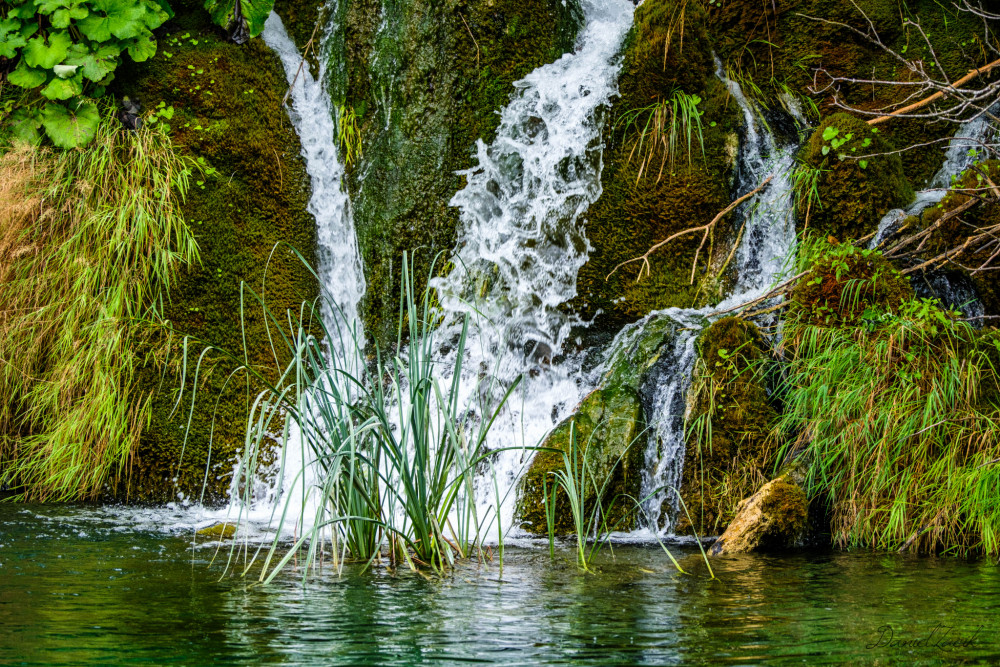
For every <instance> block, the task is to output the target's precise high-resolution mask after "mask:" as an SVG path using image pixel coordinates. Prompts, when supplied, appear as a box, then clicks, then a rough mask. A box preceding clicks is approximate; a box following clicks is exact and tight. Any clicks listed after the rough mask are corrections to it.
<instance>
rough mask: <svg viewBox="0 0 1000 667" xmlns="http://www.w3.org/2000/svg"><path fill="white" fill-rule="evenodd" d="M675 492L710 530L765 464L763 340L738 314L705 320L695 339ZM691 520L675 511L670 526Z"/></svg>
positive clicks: (701, 528)
mask: <svg viewBox="0 0 1000 667" xmlns="http://www.w3.org/2000/svg"><path fill="white" fill-rule="evenodd" d="M696 346H697V350H698V359H699V363H698V365H697V370H696V372H695V381H694V383H693V385H692V390H691V393H692V399H691V401H692V404H693V407H692V410H691V416H690V417H689V424H693V425H694V426H693V428H689V437H688V444H687V447H686V449H685V453H684V475H683V480H682V485H681V497H682V498H683V499H684V502H685V504H686V505H687V506H688V510H689V511H690V513H691V516H692V518H693V519H694V521H695V523H696V525H695V526H694V528H695V529H696V530H697V532H698V533H699V534H702V535H705V534H709V535H711V534H718V532H719V531H720V530H721V529H722V528H723V527H724V526H726V525H727V524H728V523H729V522H730V521H731V520H732V518H733V517H734V516H735V514H736V511H737V508H738V506H739V503H740V501H741V500H742V499H743V498H745V497H746V496H748V495H750V493H752V491H753V490H754V489H756V488H758V487H759V486H760V485H761V484H762V483H763V482H764V481H765V480H766V479H767V477H768V473H769V472H770V471H771V470H772V469H773V465H774V461H773V456H774V442H773V441H772V440H771V439H770V437H769V435H770V427H771V424H772V422H773V421H774V419H775V417H776V416H777V412H776V410H775V408H774V407H773V405H772V402H771V400H770V397H769V395H768V392H767V387H766V383H765V381H764V378H763V377H762V372H761V371H762V365H761V362H762V361H764V360H765V359H766V358H767V344H766V342H765V341H764V339H763V336H761V333H760V331H759V330H758V329H757V326H756V325H755V324H753V323H752V322H749V321H747V320H743V319H741V318H738V317H726V318H723V319H720V320H718V321H716V322H713V323H712V325H711V326H709V327H708V328H706V329H705V330H704V331H703V332H702V333H701V334H700V335H699V337H698V340H697V343H696ZM691 528H692V526H690V524H689V522H688V521H687V517H686V516H683V515H682V516H681V518H680V521H679V522H678V526H677V528H676V530H677V532H679V533H683V532H688V531H689V530H690V529H691Z"/></svg>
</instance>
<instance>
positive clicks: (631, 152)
mask: <svg viewBox="0 0 1000 667" xmlns="http://www.w3.org/2000/svg"><path fill="white" fill-rule="evenodd" d="M706 19H707V16H706V14H705V10H704V9H703V8H702V5H701V4H700V3H686V2H682V1H679V0H647V2H645V3H643V4H642V5H641V6H640V7H639V8H638V9H637V10H636V14H635V26H634V27H633V29H632V32H631V33H630V35H629V37H628V38H627V40H626V44H625V48H624V63H623V65H622V70H621V75H620V78H619V90H620V93H621V94H620V97H619V98H618V99H617V100H616V101H615V103H614V105H613V107H612V112H611V114H610V117H609V118H610V120H609V121H608V125H607V128H606V130H605V134H604V136H605V142H606V150H605V153H604V171H603V173H602V176H601V185H602V188H603V193H602V194H601V196H600V198H599V199H598V200H597V201H596V202H595V203H594V204H593V205H592V206H591V207H590V210H589V211H588V212H587V215H586V233H587V238H588V239H589V241H590V243H591V245H592V246H593V250H592V251H591V253H590V257H589V261H588V262H587V263H586V264H585V265H584V266H583V267H582V268H581V270H580V272H579V275H578V279H577V293H578V297H577V298H576V299H575V300H574V301H573V302H572V305H573V307H574V308H576V309H577V310H578V311H580V312H582V313H583V314H584V315H585V316H588V317H593V316H594V315H596V314H597V313H598V312H600V313H601V315H600V320H599V322H598V325H599V326H602V327H605V328H608V329H617V328H619V327H620V326H621V325H622V324H624V323H627V322H631V321H634V320H636V319H638V318H640V317H642V316H643V315H645V314H646V313H649V312H651V311H653V310H657V309H662V308H667V307H670V306H682V307H687V306H692V305H694V304H695V303H700V302H703V301H708V300H711V299H712V298H715V297H716V296H717V294H714V293H710V290H707V289H704V285H703V281H702V278H703V274H704V272H705V271H706V270H708V267H709V266H710V265H711V264H712V258H713V256H718V255H719V254H722V255H723V256H724V255H725V250H724V248H725V245H726V244H725V243H723V240H724V237H725V235H726V234H725V229H726V227H725V225H720V228H719V229H718V230H717V231H716V234H715V236H714V237H713V238H712V239H711V240H710V242H708V243H706V244H705V248H704V249H703V250H702V253H701V255H700V257H699V261H698V267H697V270H696V272H695V279H694V281H693V284H692V281H691V272H692V271H691V269H692V265H693V263H694V255H695V251H696V249H697V248H698V245H699V244H700V242H701V234H700V233H698V234H690V235H687V236H684V237H681V238H679V239H677V240H675V241H672V242H671V243H670V244H669V245H668V246H666V247H664V248H663V249H661V250H660V251H658V252H657V253H655V254H654V255H653V256H652V257H651V259H650V275H648V276H645V277H643V278H642V279H641V280H638V281H637V280H636V278H637V274H638V271H639V267H640V264H638V263H635V264H631V265H629V266H627V267H623V268H622V269H619V270H618V271H617V272H615V273H614V275H612V276H611V277H610V279H607V277H608V274H610V273H612V271H613V270H614V269H615V267H616V266H617V265H618V264H619V263H621V262H624V261H626V260H629V259H632V258H634V257H638V256H640V255H642V254H643V253H644V252H646V250H648V249H649V248H650V247H651V246H652V245H653V244H654V243H656V242H657V241H661V240H663V239H665V238H667V237H668V236H670V235H672V234H673V233H676V232H678V231H681V230H683V229H687V228H689V227H695V226H698V225H704V224H706V223H708V222H709V221H710V220H711V219H712V218H713V217H714V216H715V214H716V213H718V212H719V211H720V210H722V209H723V208H725V206H726V205H727V204H728V203H729V201H730V185H731V182H732V173H733V172H732V166H733V163H734V158H735V156H736V152H737V146H738V138H737V135H736V130H737V129H738V127H739V123H738V117H737V107H736V104H735V102H734V101H733V100H732V99H731V98H730V97H729V95H728V93H727V91H726V89H725V86H724V85H723V84H722V83H721V82H720V81H719V80H718V79H717V78H716V77H715V74H714V64H713V60H712V45H711V40H710V38H709V34H708V31H707V26H706ZM677 93H683V94H685V95H696V96H698V97H699V98H700V102H699V103H698V104H697V105H696V108H697V109H698V110H699V112H700V113H701V118H700V121H701V130H700V131H701V133H702V136H703V139H704V156H703V155H702V151H701V144H700V142H699V139H698V138H697V132H695V135H694V136H693V138H692V148H691V151H690V152H689V151H688V150H687V147H686V144H687V138H686V137H684V136H683V135H681V137H682V138H681V139H680V142H679V143H682V144H684V147H683V148H682V149H679V150H677V151H675V154H674V163H673V168H671V166H670V157H669V156H668V155H667V154H666V152H665V150H664V149H663V148H662V146H657V147H655V148H653V149H652V150H649V146H650V145H651V143H652V142H651V140H650V139H649V138H648V136H647V139H646V140H645V141H644V142H643V146H642V148H641V149H640V148H637V144H638V143H639V141H640V136H641V129H642V128H643V127H645V126H646V123H647V121H649V120H650V117H651V114H652V113H653V112H652V110H651V105H653V104H655V103H657V102H663V101H666V100H671V99H674V97H675V95H676V94H677ZM664 160H666V165H665V166H663V165H664ZM644 163H645V166H644ZM661 167H662V172H661ZM640 174H641V175H640ZM726 250H727V249H726Z"/></svg>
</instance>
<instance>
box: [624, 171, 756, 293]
mask: <svg viewBox="0 0 1000 667" xmlns="http://www.w3.org/2000/svg"><path fill="white" fill-rule="evenodd" d="M772 178H774V176H768V177H767V178H765V179H764V180H763V182H761V184H760V185H758V186H757V187H756V188H755V189H754V190H751V191H750V192H748V193H746V194H745V195H743V196H742V197H740V198H738V199H736V200H735V201H734V202H733V203H731V204H730V205H729V206H727V207H726V208H724V209H722V210H721V211H720V212H719V213H718V215H716V216H715V217H714V218H712V221H711V222H710V223H708V224H707V225H700V226H698V227H689V228H688V229H684V230H681V231H679V232H677V233H676V234H673V235H671V236H669V237H667V238H665V239H664V240H662V241H660V242H659V243H657V244H656V245H654V246H653V247H652V248H650V249H649V250H647V251H646V252H645V253H644V254H642V255H640V256H639V257H633V258H632V259H628V260H625V261H624V262H622V263H620V264H619V265H618V266H616V267H615V268H613V269H611V273H609V274H608V275H607V276H606V277H605V278H604V280H605V282H606V281H608V280H610V279H611V276H613V275H615V272H616V271H618V269H620V268H622V267H623V266H626V265H627V264H631V263H632V262H640V261H641V262H642V266H641V267H639V275H638V276H636V279H635V281H636V282H639V281H640V280H642V276H643V273H645V274H646V275H647V276H648V275H650V270H651V269H650V266H649V256H650V255H652V254H653V253H654V252H656V251H657V250H659V249H660V248H662V247H663V246H665V245H666V244H668V243H670V242H671V241H673V240H674V239H676V238H680V237H681V236H686V235H688V234H693V233H695V232H702V237H701V243H700V244H698V250H697V251H696V252H695V254H694V262H693V263H692V265H691V283H690V284H692V285H693V284H694V276H695V271H696V270H697V267H698V256H699V255H700V254H701V250H702V248H704V247H705V242H706V241H707V240H708V236H709V234H711V232H712V230H713V229H714V228H715V225H716V224H717V223H718V222H719V220H721V219H722V218H723V217H724V216H725V215H726V214H727V213H729V212H730V211H732V210H733V209H734V208H736V207H737V206H739V205H740V204H742V203H743V202H745V201H746V200H747V199H750V198H751V197H753V196H754V195H756V194H757V193H759V192H760V191H761V190H763V189H764V188H766V187H767V186H768V184H769V183H770V182H771V179H772Z"/></svg>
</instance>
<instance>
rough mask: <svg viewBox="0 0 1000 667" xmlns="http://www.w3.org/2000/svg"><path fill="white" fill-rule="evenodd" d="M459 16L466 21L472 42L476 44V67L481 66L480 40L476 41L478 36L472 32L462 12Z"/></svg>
mask: <svg viewBox="0 0 1000 667" xmlns="http://www.w3.org/2000/svg"><path fill="white" fill-rule="evenodd" d="M458 18H460V19H462V23H465V29H466V30H467V31H468V33H469V37H471V38H472V43H473V44H475V45H476V68H477V69H478V68H479V42H477V41H476V36H475V35H473V34H472V29H471V28H470V27H469V24H468V23H466V22H465V17H464V16H462V12H459V13H458Z"/></svg>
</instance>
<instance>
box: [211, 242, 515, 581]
mask: <svg viewBox="0 0 1000 667" xmlns="http://www.w3.org/2000/svg"><path fill="white" fill-rule="evenodd" d="M402 273H403V280H404V284H405V285H406V286H407V287H406V289H405V290H404V294H403V299H402V302H401V306H400V312H399V320H398V321H399V326H398V329H397V345H398V349H399V350H400V353H399V354H398V355H393V356H383V355H382V353H381V352H379V351H377V352H376V360H375V363H374V368H373V369H372V371H371V373H370V374H366V373H365V371H364V364H363V362H362V359H363V357H362V356H361V347H362V346H363V344H364V341H363V340H359V339H358V332H357V330H356V324H355V323H352V322H349V321H347V320H345V319H344V317H343V315H342V313H340V311H338V310H336V308H334V311H335V313H334V317H333V321H332V322H331V323H330V326H329V327H327V324H326V323H325V322H323V321H322V320H321V318H319V317H317V316H318V314H319V311H318V310H317V309H315V308H313V307H312V305H314V304H312V305H311V304H308V303H307V304H303V308H302V311H301V312H300V313H299V317H298V319H297V320H292V319H290V320H289V321H288V322H282V320H281V318H280V317H278V316H276V314H275V313H273V312H271V311H270V309H269V308H268V307H267V305H266V304H265V303H264V301H263V300H262V299H260V297H257V299H256V300H257V303H258V304H259V305H260V307H261V309H262V311H263V316H264V317H265V318H267V319H268V320H269V322H270V325H271V328H269V332H271V334H272V336H273V337H272V338H271V339H270V340H269V341H268V343H269V344H270V345H271V346H272V347H274V346H283V347H285V348H286V351H287V352H288V353H289V355H290V358H291V361H290V363H289V364H287V365H286V366H285V367H284V368H283V369H282V373H281V374H280V377H279V379H278V380H277V382H272V381H271V380H270V379H269V376H268V375H267V374H266V373H264V372H262V371H261V370H259V369H256V368H254V367H251V366H246V367H244V368H243V371H244V372H246V373H247V374H248V375H249V376H251V377H252V378H253V379H254V380H255V382H257V383H259V384H260V385H261V386H262V387H263V390H262V391H261V393H260V394H259V395H258V396H257V399H256V401H255V402H254V405H253V409H252V411H251V416H250V419H249V420H248V422H247V429H246V445H245V450H244V452H243V455H242V456H241V461H242V463H241V468H240V470H239V471H238V476H239V477H238V478H239V479H241V480H243V481H244V483H243V484H242V488H244V489H245V493H246V495H245V496H244V498H243V500H244V506H247V507H249V506H250V503H251V501H252V497H251V494H252V487H253V486H254V484H253V481H254V480H255V479H257V478H258V476H259V475H260V474H261V473H262V472H263V471H262V466H263V465H264V463H265V462H266V460H267V456H268V455H269V453H272V452H273V451H274V448H275V444H276V443H275V441H274V437H275V434H278V433H280V437H279V439H278V443H277V444H278V445H279V446H280V449H281V452H282V467H283V468H284V467H287V466H292V465H293V464H292V463H291V461H292V460H294V459H296V458H297V459H299V460H301V461H304V462H306V465H305V466H304V468H303V474H306V473H308V474H315V481H305V480H304V479H303V478H302V477H299V478H298V479H297V480H295V481H294V482H293V484H294V486H292V487H291V488H286V489H285V495H284V499H285V502H286V505H285V508H284V510H283V512H282V514H281V516H280V517H279V518H278V523H279V524H280V526H284V527H286V528H289V527H291V526H292V525H295V526H299V528H297V529H296V532H297V533H298V534H299V535H300V536H301V537H300V538H299V539H298V540H297V542H296V543H295V544H294V546H293V547H292V548H291V549H290V550H287V551H285V552H284V555H283V556H281V557H279V556H278V551H279V548H281V549H282V550H283V551H284V546H283V545H282V541H281V538H280V536H279V537H276V538H275V541H274V542H273V543H272V545H271V547H270V549H269V550H267V551H266V553H265V554H263V563H262V565H263V568H262V571H261V574H260V577H261V579H262V580H265V581H269V580H270V579H272V578H273V577H274V576H275V575H276V574H277V573H278V572H279V571H280V570H281V569H282V568H284V567H285V566H286V565H288V564H289V563H290V562H291V561H292V559H294V558H296V557H297V556H298V555H299V554H300V552H302V551H303V550H305V552H306V553H305V562H306V565H309V564H311V563H314V562H315V561H316V559H317V558H318V557H319V556H320V555H321V554H324V553H325V552H324V549H325V546H324V545H326V544H329V553H330V555H332V558H333V562H334V564H335V565H336V566H337V567H340V565H341V564H342V563H343V562H344V561H345V559H354V560H360V561H362V562H367V563H370V562H371V561H372V560H373V559H375V558H378V557H380V556H381V555H382V553H383V552H382V549H383V547H387V552H386V555H387V557H388V558H389V560H390V561H391V562H392V563H393V564H405V565H406V566H408V567H410V568H412V569H419V568H421V567H427V568H430V569H432V570H434V571H437V572H442V571H445V570H447V569H450V568H451V567H452V566H453V565H454V563H455V560H456V559H457V558H465V557H469V556H471V555H473V554H474V553H478V549H479V546H480V544H481V542H482V540H483V538H484V537H485V536H484V535H483V533H482V530H483V527H484V526H485V525H486V522H487V521H489V519H490V517H482V516H479V515H478V514H477V509H476V503H475V493H474V488H473V478H474V475H475V473H476V470H477V468H478V467H480V466H487V467H488V461H487V454H489V453H490V452H487V450H486V446H485V439H486V435H487V433H488V432H489V430H490V428H491V426H492V424H493V420H494V419H495V418H496V415H497V413H498V412H499V411H500V410H501V409H502V408H503V406H504V404H505V403H506V400H507V397H508V396H509V395H510V392H511V391H513V390H514V388H515V387H516V383H514V386H511V387H508V388H506V392H507V393H506V394H503V399H502V400H501V401H500V402H499V404H498V405H496V406H495V407H493V408H492V411H486V410H483V411H481V412H480V413H479V414H482V415H483V418H482V419H481V420H469V419H468V418H467V414H468V412H467V411H468V410H469V409H470V408H473V407H478V408H484V406H482V405H478V404H476V406H470V405H465V404H463V403H462V402H461V401H460V397H461V396H463V395H466V391H465V389H466V388H465V387H464V386H463V379H462V367H461V360H462V358H463V351H464V345H465V339H466V330H467V324H466V327H463V330H462V333H461V335H460V336H459V339H458V341H456V346H457V357H456V358H457V359H458V361H457V363H456V367H455V368H454V375H453V377H452V379H451V380H449V381H447V382H444V381H442V380H441V379H440V378H439V377H438V376H437V375H436V372H437V368H436V366H435V365H434V363H433V357H432V349H433V345H434V337H435V331H434V328H435V326H436V325H437V320H436V318H435V316H434V313H433V311H432V310H431V307H430V298H429V292H426V291H425V292H424V294H423V297H422V299H421V300H420V301H419V302H418V301H417V300H416V299H415V297H414V290H413V278H412V277H411V275H410V269H409V264H408V258H406V257H405V256H404V263H403V267H402ZM314 329H315V331H313V330H314ZM316 334H319V335H322V337H323V338H324V339H325V341H326V344H325V345H324V344H321V343H320V342H319V341H318V339H317V335H316ZM404 336H405V337H406V338H407V339H408V340H409V344H408V345H407V346H405V347H404V346H403V344H402V341H403V339H404ZM222 352H223V353H226V352H225V351H222ZM231 356H232V357H233V358H234V359H236V360H238V359H240V358H242V356H243V354H242V353H241V354H240V355H231ZM199 372H200V371H199ZM197 384H198V379H197V377H195V379H194V385H195V386H197ZM490 389H495V387H491V388H490ZM490 389H487V388H485V387H484V388H483V391H473V392H472V393H471V394H470V395H471V396H473V397H474V398H473V399H472V400H473V401H477V400H487V399H486V398H485V397H486V396H489V395H493V394H492V393H491V391H490ZM193 409H194V401H193V400H192V410H193ZM286 477H287V473H286ZM310 503H311V504H310ZM309 508H313V509H309ZM498 524H499V522H498V521H497V529H498V530H500V526H499V525H498ZM280 532H281V531H280V530H279V533H280ZM236 548H237V547H236V545H234V551H233V554H234V555H235V553H236V551H235V549H236ZM256 560H257V557H256V556H254V557H252V558H251V559H250V561H249V563H248V564H247V568H248V569H249V567H250V566H251V565H252V564H253V563H254V562H255V561H256Z"/></svg>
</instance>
